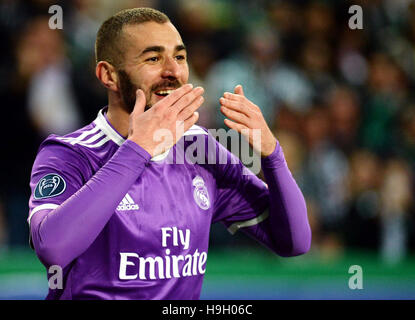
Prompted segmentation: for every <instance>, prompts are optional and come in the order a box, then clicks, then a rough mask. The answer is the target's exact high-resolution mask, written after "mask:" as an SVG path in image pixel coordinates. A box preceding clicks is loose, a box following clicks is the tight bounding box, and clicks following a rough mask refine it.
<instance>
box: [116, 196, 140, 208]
mask: <svg viewBox="0 0 415 320" xmlns="http://www.w3.org/2000/svg"><path fill="white" fill-rule="evenodd" d="M139 208H140V207H139V206H138V204H136V203H134V200H133V198H131V196H130V195H129V194H128V193H127V194H126V195H125V196H124V198H123V199H122V201H121V202H120V204H119V205H118V206H117V210H118V211H131V210H138V209H139Z"/></svg>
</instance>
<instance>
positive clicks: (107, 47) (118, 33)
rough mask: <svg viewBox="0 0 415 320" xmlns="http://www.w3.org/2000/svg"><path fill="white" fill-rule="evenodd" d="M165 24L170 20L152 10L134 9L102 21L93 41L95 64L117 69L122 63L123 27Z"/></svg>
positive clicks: (123, 11)
mask: <svg viewBox="0 0 415 320" xmlns="http://www.w3.org/2000/svg"><path fill="white" fill-rule="evenodd" d="M150 21H153V22H157V23H166V22H169V21H170V19H169V18H168V17H167V16H166V15H165V14H164V13H163V12H160V11H158V10H156V9H152V8H134V9H126V10H122V11H120V12H118V13H117V14H115V15H113V16H112V17H110V18H108V19H107V20H105V21H104V23H103V24H102V25H101V27H100V28H99V30H98V33H97V39H96V41H95V62H96V63H98V62H99V61H107V62H109V63H111V64H112V65H114V66H115V67H118V66H119V65H120V64H121V63H122V54H123V50H122V41H123V40H122V29H123V27H124V26H125V25H134V24H140V23H144V22H150Z"/></svg>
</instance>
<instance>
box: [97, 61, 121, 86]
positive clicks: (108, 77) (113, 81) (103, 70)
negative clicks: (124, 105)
mask: <svg viewBox="0 0 415 320" xmlns="http://www.w3.org/2000/svg"><path fill="white" fill-rule="evenodd" d="M95 75H96V76H97V78H98V80H99V81H100V82H101V83H102V84H103V85H104V87H105V88H107V89H109V90H112V91H117V92H118V91H119V90H118V75H117V72H116V71H115V68H114V66H113V65H112V64H110V63H108V62H107V61H100V62H98V64H97V66H96V67H95Z"/></svg>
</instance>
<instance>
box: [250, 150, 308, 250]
mask: <svg viewBox="0 0 415 320" xmlns="http://www.w3.org/2000/svg"><path fill="white" fill-rule="evenodd" d="M262 169H263V172H264V176H265V180H266V182H267V184H268V188H269V216H268V218H267V219H266V220H265V221H264V222H262V223H260V224H258V225H256V226H254V227H250V230H247V231H248V232H249V233H251V234H253V235H254V236H255V237H256V238H257V239H259V240H260V241H261V242H263V243H265V244H266V245H267V246H268V247H270V248H271V249H272V250H273V251H275V252H276V253H277V254H279V255H281V256H296V255H300V254H304V253H306V252H307V251H308V250H309V248H310V244H311V229H310V226H309V222H308V218H307V208H306V203H305V200H304V197H303V194H302V192H301V190H300V189H299V187H298V185H297V183H296V182H295V180H294V178H293V177H292V175H291V172H290V170H289V169H288V167H287V164H286V162H285V159H284V155H283V153H282V149H281V147H280V145H279V144H277V147H276V149H275V151H274V152H273V153H272V154H271V155H270V156H268V157H267V158H264V159H262Z"/></svg>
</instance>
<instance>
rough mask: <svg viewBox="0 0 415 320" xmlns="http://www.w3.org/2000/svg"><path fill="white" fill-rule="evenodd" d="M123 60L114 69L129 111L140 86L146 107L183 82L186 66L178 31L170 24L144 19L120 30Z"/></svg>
mask: <svg viewBox="0 0 415 320" xmlns="http://www.w3.org/2000/svg"><path fill="white" fill-rule="evenodd" d="M123 31H124V32H123V34H124V37H125V38H124V40H125V41H124V43H125V52H124V63H123V65H122V67H121V68H119V70H118V75H119V83H120V92H121V95H122V98H123V101H124V104H125V106H126V108H127V111H129V112H132V110H133V109H134V104H135V96H136V95H135V92H136V90H137V89H142V90H143V91H144V93H145V95H146V100H147V108H149V107H151V106H152V105H154V104H155V103H156V102H158V101H160V100H161V99H163V98H164V97H165V96H167V95H168V94H169V93H170V92H171V90H174V89H176V88H178V87H180V86H182V85H183V84H186V83H187V80H188V78H189V67H188V64H187V56H186V49H185V48H184V45H183V41H182V39H181V37H180V34H179V32H178V31H177V30H176V28H175V27H174V26H173V25H172V24H171V23H170V22H168V23H163V24H159V23H156V22H145V23H142V24H138V25H129V26H126V27H125V28H124V29H123Z"/></svg>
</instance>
